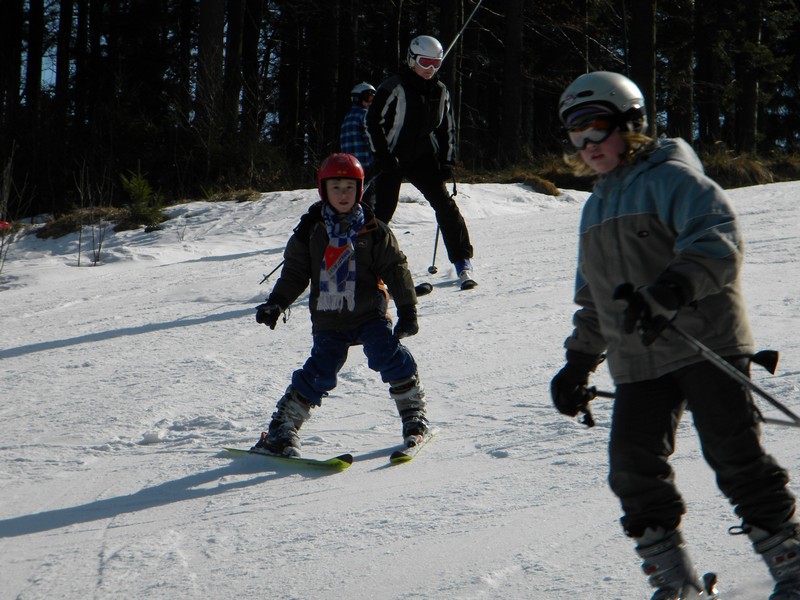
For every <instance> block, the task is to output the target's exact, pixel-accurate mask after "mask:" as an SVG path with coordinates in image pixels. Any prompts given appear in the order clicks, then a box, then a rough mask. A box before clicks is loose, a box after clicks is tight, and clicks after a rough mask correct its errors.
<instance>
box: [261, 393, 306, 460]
mask: <svg viewBox="0 0 800 600" xmlns="http://www.w3.org/2000/svg"><path fill="white" fill-rule="evenodd" d="M312 407H313V405H312V404H311V403H310V402H309V401H308V400H306V399H305V398H304V397H303V396H302V395H301V394H300V392H298V391H297V390H295V389H294V388H293V387H292V386H291V385H290V386H289V387H288V388H286V393H285V394H284V395H283V397H282V398H281V399H280V400H278V404H277V405H276V407H275V412H274V413H272V421H270V424H269V427H268V428H267V431H264V432H261V439H259V440H258V442H256V445H255V446H253V449H254V450H266V451H268V452H271V453H273V454H279V455H282V456H300V436H299V435H298V431H299V430H300V427H302V426H303V423H304V422H305V421H306V420H307V419H308V418H309V417H310V416H311V408H312Z"/></svg>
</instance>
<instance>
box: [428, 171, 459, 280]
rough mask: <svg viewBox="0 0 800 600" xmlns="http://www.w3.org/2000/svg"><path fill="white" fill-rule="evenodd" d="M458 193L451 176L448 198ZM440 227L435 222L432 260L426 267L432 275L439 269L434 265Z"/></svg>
mask: <svg viewBox="0 0 800 600" xmlns="http://www.w3.org/2000/svg"><path fill="white" fill-rule="evenodd" d="M457 195H458V188H457V187H456V178H455V176H453V193H452V194H450V198H455V197H456V196H457ZM440 230H441V228H440V227H439V224H438V223H437V224H436V239H435V240H434V241H433V260H432V261H431V266H430V267H428V273H430V274H431V275H434V274H435V273H438V272H439V269H438V268H437V267H436V251H437V250H438V249H439V231H440Z"/></svg>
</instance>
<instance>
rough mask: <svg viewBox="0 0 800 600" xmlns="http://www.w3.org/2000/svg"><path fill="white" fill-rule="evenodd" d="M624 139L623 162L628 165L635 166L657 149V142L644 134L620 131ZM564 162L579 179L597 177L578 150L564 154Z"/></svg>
mask: <svg viewBox="0 0 800 600" xmlns="http://www.w3.org/2000/svg"><path fill="white" fill-rule="evenodd" d="M620 135H622V139H623V140H625V152H624V153H623V154H622V156H621V158H622V162H624V163H626V164H633V163H635V162H637V161H638V160H640V159H641V157H643V156H645V155H647V154H649V153H650V151H651V150H652V149H653V148H655V146H656V143H657V142H656V140H655V139H653V138H651V137H650V136H649V135H645V134H644V133H633V132H631V131H620ZM564 162H565V163H567V166H569V167H570V168H571V169H572V172H573V173H574V174H575V175H577V176H578V177H589V176H592V175H596V174H597V173H595V171H594V169H592V168H591V167H589V165H587V164H586V163H585V162H584V161H583V159H582V158H581V153H580V151H578V150H575V151H574V152H572V153H570V154H564Z"/></svg>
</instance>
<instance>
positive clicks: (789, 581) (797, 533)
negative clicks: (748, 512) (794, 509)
mask: <svg viewBox="0 0 800 600" xmlns="http://www.w3.org/2000/svg"><path fill="white" fill-rule="evenodd" d="M746 530H747V535H748V537H749V538H750V541H751V542H753V549H754V550H755V551H756V552H757V553H758V554H760V555H761V557H762V558H763V559H764V562H765V563H767V566H768V567H769V572H770V574H771V575H772V577H773V579H775V582H776V583H775V587H774V588H773V590H772V595H770V597H769V600H800V524H798V523H795V522H790V523H787V524H786V526H785V527H784V528H783V529H781V530H780V531H778V532H777V533H774V534H770V533H768V532H766V531H764V530H763V529H759V528H758V527H752V526H746Z"/></svg>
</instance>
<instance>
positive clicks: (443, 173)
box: [439, 163, 456, 181]
mask: <svg viewBox="0 0 800 600" xmlns="http://www.w3.org/2000/svg"><path fill="white" fill-rule="evenodd" d="M455 174H456V170H455V167H454V166H453V165H451V164H449V163H442V164H440V165H439V176H440V177H441V178H442V181H450V180H451V179H453V178H454V177H455Z"/></svg>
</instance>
